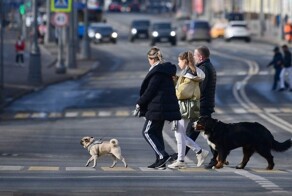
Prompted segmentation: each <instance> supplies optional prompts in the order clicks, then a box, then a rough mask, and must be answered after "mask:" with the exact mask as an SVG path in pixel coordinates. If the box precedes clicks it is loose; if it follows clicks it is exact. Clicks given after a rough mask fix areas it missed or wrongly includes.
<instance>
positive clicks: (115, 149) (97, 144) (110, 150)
mask: <svg viewBox="0 0 292 196" xmlns="http://www.w3.org/2000/svg"><path fill="white" fill-rule="evenodd" d="M80 144H81V145H82V146H83V147H84V148H86V149H87V150H88V152H89V154H90V155H91V157H90V158H89V159H88V161H87V163H86V165H85V167H87V166H88V165H89V163H90V162H91V161H93V165H92V167H93V168H94V167H95V166H96V160H97V158H98V157H100V156H102V155H107V154H111V155H112V157H113V164H112V165H111V166H110V167H111V168H113V167H114V166H115V165H116V164H117V159H119V160H121V161H122V162H123V163H124V166H125V167H128V165H127V163H126V161H125V158H124V157H123V156H122V154H121V147H120V146H119V142H118V140H117V139H111V140H110V141H101V140H97V141H96V140H95V139H94V137H90V136H86V137H83V138H82V139H81V141H80Z"/></svg>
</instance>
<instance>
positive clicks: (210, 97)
mask: <svg viewBox="0 0 292 196" xmlns="http://www.w3.org/2000/svg"><path fill="white" fill-rule="evenodd" d="M194 59H195V62H196V66H197V67H198V68H199V69H201V70H202V71H203V72H204V73H205V79H204V80H203V81H202V82H201V84H200V90H201V97H200V116H209V117H211V115H212V113H214V112H215V110H214V108H215V91H216V78H217V74H216V70H215V68H214V66H213V64H212V63H211V61H210V50H209V48H207V47H206V46H200V47H198V48H196V49H195V50H194ZM197 137H198V136H197V135H194V136H193V137H191V138H192V139H194V138H195V139H196V138H197ZM210 149H211V152H212V154H213V158H212V159H211V161H210V163H209V164H208V165H206V166H205V168H206V169H211V168H212V167H213V166H215V165H216V164H217V160H216V158H217V156H218V152H217V151H216V150H214V149H213V148H212V147H211V146H210Z"/></svg>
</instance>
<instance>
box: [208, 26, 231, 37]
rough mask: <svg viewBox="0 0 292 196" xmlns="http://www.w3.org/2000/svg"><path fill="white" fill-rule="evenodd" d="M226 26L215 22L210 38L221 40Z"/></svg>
mask: <svg viewBox="0 0 292 196" xmlns="http://www.w3.org/2000/svg"><path fill="white" fill-rule="evenodd" d="M226 26H227V23H226V22H216V23H215V24H214V25H213V26H212V28H211V37H212V38H221V37H222V38H223V37H224V33H225V28H226Z"/></svg>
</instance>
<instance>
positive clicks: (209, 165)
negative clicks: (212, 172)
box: [205, 161, 217, 169]
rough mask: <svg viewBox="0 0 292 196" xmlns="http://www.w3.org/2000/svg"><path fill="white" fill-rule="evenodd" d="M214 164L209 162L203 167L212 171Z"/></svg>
mask: <svg viewBox="0 0 292 196" xmlns="http://www.w3.org/2000/svg"><path fill="white" fill-rule="evenodd" d="M216 164H217V162H215V161H211V162H210V163H209V164H208V165H206V166H205V169H212V168H213V167H214V166H215V165H216Z"/></svg>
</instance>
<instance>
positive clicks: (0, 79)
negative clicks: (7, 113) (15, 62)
mask: <svg viewBox="0 0 292 196" xmlns="http://www.w3.org/2000/svg"><path fill="white" fill-rule="evenodd" d="M0 8H1V24H0V25H1V37H0V41H1V43H0V106H2V105H3V103H4V98H5V97H4V63H3V41H4V38H3V37H4V28H5V27H4V21H5V14H4V3H3V1H1V2H0ZM1 108H2V107H0V110H1Z"/></svg>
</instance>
